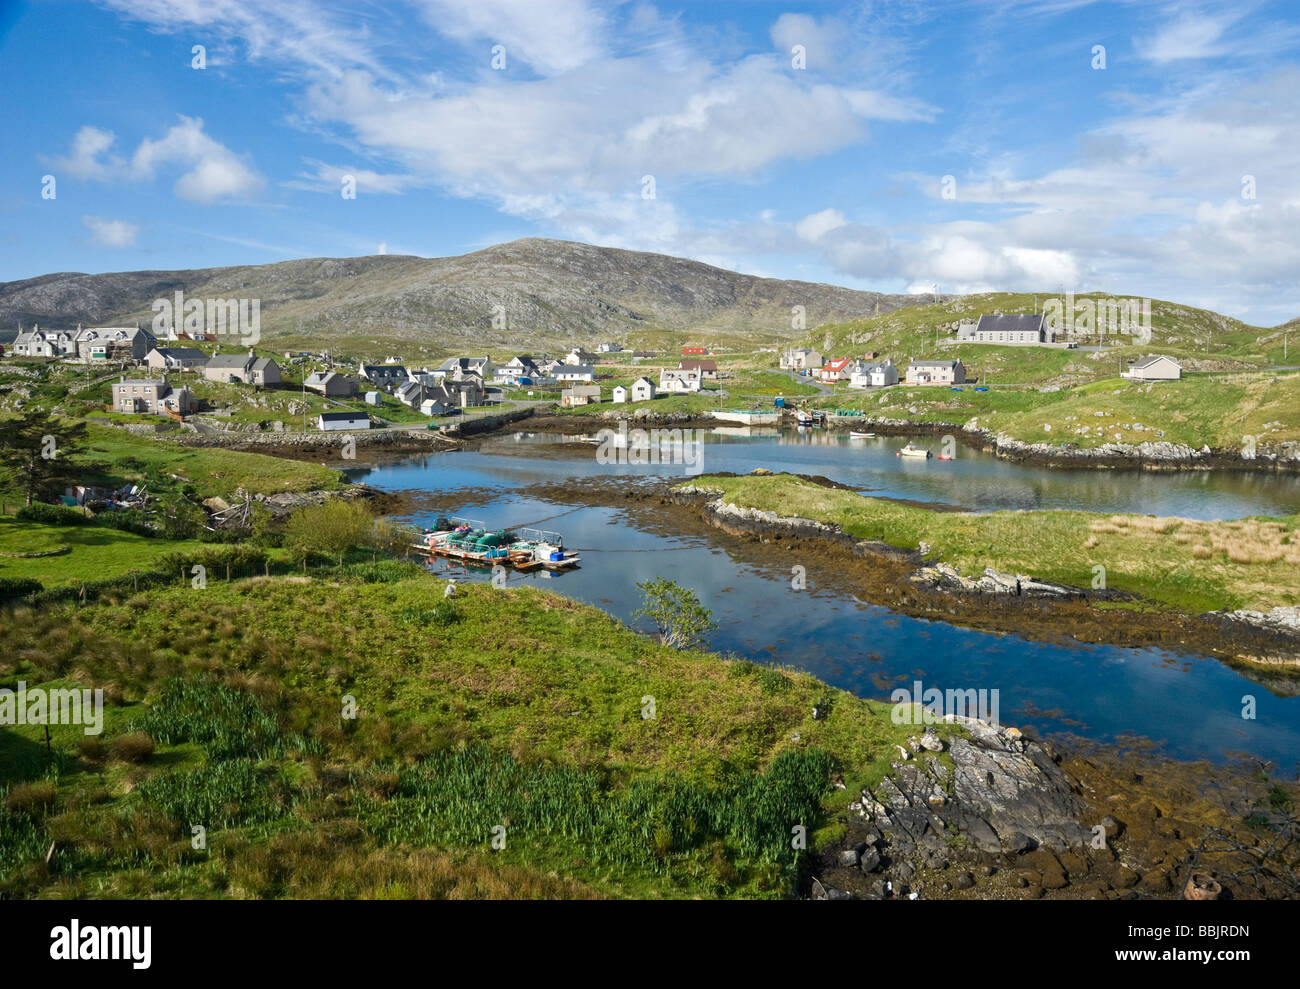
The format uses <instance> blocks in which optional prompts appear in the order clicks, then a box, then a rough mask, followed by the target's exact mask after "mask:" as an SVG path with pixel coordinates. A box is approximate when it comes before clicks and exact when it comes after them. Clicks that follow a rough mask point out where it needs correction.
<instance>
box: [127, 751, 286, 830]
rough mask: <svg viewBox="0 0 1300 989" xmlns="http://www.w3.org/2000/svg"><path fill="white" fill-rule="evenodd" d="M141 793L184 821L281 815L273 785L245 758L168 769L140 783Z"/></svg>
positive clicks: (218, 822)
mask: <svg viewBox="0 0 1300 989" xmlns="http://www.w3.org/2000/svg"><path fill="white" fill-rule="evenodd" d="M139 792H140V795H141V796H142V797H143V798H144V799H145V800H146V801H148V802H149V803H151V804H153V805H154V806H155V807H157V808H158V809H159V810H161V811H162V812H163V813H165V814H166V815H167V816H168V817H171V818H172V819H174V820H176V821H178V822H180V823H181V824H187V825H188V824H202V825H203V826H204V827H208V828H228V827H237V826H238V825H241V824H250V823H254V822H257V821H268V820H272V819H274V818H275V817H278V816H279V808H278V807H276V805H275V803H274V800H273V796H272V792H271V788H270V787H269V786H268V785H267V783H266V781H265V780H264V779H263V778H262V777H261V776H260V775H259V774H258V772H257V770H255V769H254V768H253V765H252V763H249V762H245V761H243V760H238V759H237V760H231V761H228V762H217V763H213V764H211V765H207V766H200V767H199V768H198V769H193V770H190V771H189V772H181V773H164V774H162V775H161V776H155V777H153V778H152V779H149V780H146V781H145V782H144V783H142V784H140V790H139Z"/></svg>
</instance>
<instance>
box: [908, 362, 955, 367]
mask: <svg viewBox="0 0 1300 989" xmlns="http://www.w3.org/2000/svg"><path fill="white" fill-rule="evenodd" d="M960 363H961V361H912V364H911V366H912V367H956V366H957V365H958V364H960Z"/></svg>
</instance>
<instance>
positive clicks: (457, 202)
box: [0, 0, 1300, 325]
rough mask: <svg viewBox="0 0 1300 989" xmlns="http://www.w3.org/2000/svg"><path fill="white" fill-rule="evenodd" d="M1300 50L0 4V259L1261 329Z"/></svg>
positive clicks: (1286, 206) (1194, 9)
mask: <svg viewBox="0 0 1300 989" xmlns="http://www.w3.org/2000/svg"><path fill="white" fill-rule="evenodd" d="M195 45H202V46H203V47H204V50H205V56H206V67H204V68H201V69H200V68H195V67H193V61H194V55H193V53H192V50H193V46H195ZM498 45H499V46H502V48H503V49H504V66H502V67H494V65H493V57H494V56H493V51H494V46H498ZM1097 46H1102V47H1104V67H1102V66H1101V55H1100V53H1099V49H1098V47H1097ZM800 51H802V53H803V56H802V58H803V67H802V68H800V67H796V65H795V62H796V60H797V58H798V53H799V52H800ZM1298 61H1300V8H1298V7H1297V5H1296V4H1294V3H1267V2H1257V3H1252V2H1246V3H1234V4H1195V3H1178V4H1170V5H1164V4H1160V3H1150V2H1143V3H1136V2H1134V3H1125V2H1107V3H1101V2H1098V3H1093V2H1088V0H1043V2H1031V0H987V2H978V3H977V2H969V3H967V2H948V3H945V2H927V3H905V2H893V3H879V4H872V3H868V4H839V3H837V4H831V3H787V2H780V3H778V2H767V0H753V2H744V3H707V4H706V3H693V2H687V3H676V4H671V3H659V4H643V3H613V2H604V3H597V2H594V0H532V2H524V0H471V2H464V3H462V2H459V0H418V2H410V3H377V2H370V3H359V2H353V3H329V2H323V3H309V2H306V0H283V2H279V0H121V2H118V0H105V2H100V3H89V2H85V3H64V2H38V3H19V4H14V3H5V2H4V0H0V65H2V66H3V70H4V78H5V81H6V90H7V93H6V99H5V114H4V121H3V125H2V127H3V130H0V135H2V136H3V138H4V143H5V147H6V149H7V152H8V153H7V154H6V155H5V156H4V157H3V159H0V216H2V217H3V225H2V226H0V232H2V236H0V280H10V279H17V278H26V277H31V276H34V275H39V274H43V273H47V272H53V271H92V272H97V271H118V270H134V269H141V268H161V269H170V268H191V267H207V266H214V265H226V264H255V263H264V262H270V261H279V260H285V259H288V258H295V257H317V256H354V255H361V254H374V253H380V252H387V253H404V254H419V255H425V256H441V255H449V254H460V253H464V252H466V251H471V250H475V249H478V248H481V247H485V246H488V245H490V244H493V243H497V242H500V241H503V240H508V239H511V238H514V237H521V236H549V237H562V238H568V239H574V240H582V241H586V242H590V243H597V244H604V245H609V246H615V247H626V248H632V249H640V250H652V251H661V252H664V253H669V254H678V255H683V256H687V257H693V258H698V259H700V260H703V261H708V262H710V263H714V264H718V265H722V266H725V267H729V268H734V269H737V270H741V271H747V272H752V273H755V274H762V275H773V276H779V277H787V278H803V279H809V280H815V281H829V282H835V283H839V284H844V285H849V286H852V287H857V288H871V289H878V290H882V291H922V290H925V291H928V290H929V286H931V285H933V284H935V283H937V284H938V285H939V286H940V290H941V291H943V292H945V293H950V292H972V291H986V290H1022V291H1042V292H1056V291H1059V290H1060V289H1062V288H1064V289H1073V290H1075V291H1105V292H1112V293H1115V294H1125V295H1138V296H1151V297H1155V298H1168V299H1174V300H1177V301H1180V302H1187V303H1191V304H1195V305H1203V306H1207V307H1209V308H1213V309H1216V310H1219V311H1221V312H1226V313H1228V314H1231V315H1234V316H1238V317H1240V318H1244V319H1247V320H1250V321H1252V322H1257V323H1260V324H1263V325H1272V324H1274V323H1277V322H1280V321H1283V320H1286V319H1290V318H1293V317H1295V316H1297V315H1300V299H1297V293H1296V287H1297V280H1298V279H1297V272H1300V99H1298V98H1297V93H1300V64H1297V63H1298ZM497 62H498V65H499V64H500V58H498V59H497ZM46 176H53V180H54V186H53V188H54V196H53V198H48V197H43V196H42V190H43V189H47V188H48V187H49V182H48V180H46V179H45V177H46ZM345 176H353V177H355V180H356V197H355V198H354V199H347V198H344V197H343V196H342V195H341V191H342V187H343V183H344V177H345ZM647 177H652V178H653V198H650V197H649V196H648V195H647V193H648V191H649V182H648V181H647ZM945 177H950V179H949V180H948V181H947V182H946V183H945ZM945 190H946V191H947V194H945ZM1252 196H1253V198H1252Z"/></svg>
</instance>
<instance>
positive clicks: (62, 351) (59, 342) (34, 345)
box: [13, 326, 76, 357]
mask: <svg viewBox="0 0 1300 989" xmlns="http://www.w3.org/2000/svg"><path fill="white" fill-rule="evenodd" d="M13 347H14V354H15V355H17V356H19V357H67V356H68V355H69V354H73V353H75V352H76V343H75V341H74V334H72V333H69V332H68V331H67V330H42V329H41V328H40V327H39V326H33V327H32V328H31V329H30V330H26V331H23V332H20V333H19V334H18V336H16V337H15V338H14V344H13Z"/></svg>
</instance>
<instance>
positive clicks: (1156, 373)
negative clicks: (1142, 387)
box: [1120, 354, 1183, 381]
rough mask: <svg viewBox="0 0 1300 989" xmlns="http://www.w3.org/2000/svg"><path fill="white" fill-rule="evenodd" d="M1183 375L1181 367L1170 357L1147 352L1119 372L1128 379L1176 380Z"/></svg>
mask: <svg viewBox="0 0 1300 989" xmlns="http://www.w3.org/2000/svg"><path fill="white" fill-rule="evenodd" d="M1182 376H1183V368H1182V365H1180V364H1179V363H1178V362H1177V361H1175V360H1174V359H1173V358H1172V357H1165V356H1163V355H1161V354H1148V355H1147V356H1146V357H1141V358H1139V359H1138V360H1136V361H1134V362H1133V363H1132V364H1130V365H1129V366H1128V370H1127V371H1124V372H1122V373H1121V374H1120V377H1121V378H1127V379H1128V380H1129V381H1177V380H1178V379H1179V378H1181V377H1182Z"/></svg>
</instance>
